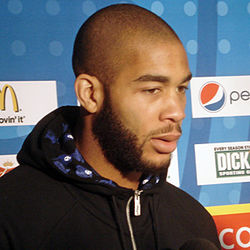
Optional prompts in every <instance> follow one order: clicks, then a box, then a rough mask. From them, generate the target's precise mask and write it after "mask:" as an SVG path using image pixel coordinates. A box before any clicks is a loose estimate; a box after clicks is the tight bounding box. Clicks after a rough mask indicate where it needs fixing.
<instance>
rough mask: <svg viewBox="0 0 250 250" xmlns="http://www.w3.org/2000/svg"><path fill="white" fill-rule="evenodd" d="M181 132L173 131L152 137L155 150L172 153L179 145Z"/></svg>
mask: <svg viewBox="0 0 250 250" xmlns="http://www.w3.org/2000/svg"><path fill="white" fill-rule="evenodd" d="M180 136H181V134H180V133H171V134H166V135H159V136H154V137H152V138H151V140H150V141H151V144H152V146H153V148H154V149H155V151H157V152H158V153H160V154H170V153H172V152H173V151H174V150H175V149H176V147H177V141H178V140H179V138H180Z"/></svg>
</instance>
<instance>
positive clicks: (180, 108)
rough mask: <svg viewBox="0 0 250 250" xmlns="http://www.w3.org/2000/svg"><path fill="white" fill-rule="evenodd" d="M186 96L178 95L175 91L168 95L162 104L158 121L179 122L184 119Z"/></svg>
mask: <svg viewBox="0 0 250 250" xmlns="http://www.w3.org/2000/svg"><path fill="white" fill-rule="evenodd" d="M185 106H186V96H185V95H183V96H182V95H179V94H178V93H176V92H175V91H174V92H173V93H170V94H168V95H167V96H166V97H165V98H164V100H163V103H162V108H161V112H160V120H161V121H164V120H170V121H172V122H181V121H182V120H183V119H184V118H185Z"/></svg>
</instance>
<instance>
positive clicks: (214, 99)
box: [199, 82, 226, 112]
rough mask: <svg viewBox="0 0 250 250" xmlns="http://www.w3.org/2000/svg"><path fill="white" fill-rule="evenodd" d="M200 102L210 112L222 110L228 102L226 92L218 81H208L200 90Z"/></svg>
mask: <svg viewBox="0 0 250 250" xmlns="http://www.w3.org/2000/svg"><path fill="white" fill-rule="evenodd" d="M199 96H200V104H201V106H202V107H203V108H204V109H205V110H206V111H208V112H218V111H220V110H221V109H222V108H223V107H224V105H225V102H226V92H225V90H224V88H223V87H222V86H221V85H220V84H219V83H217V82H207V83H205V84H204V85H203V86H202V87H201V90H200V95H199Z"/></svg>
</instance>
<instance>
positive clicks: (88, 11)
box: [82, 1, 96, 16]
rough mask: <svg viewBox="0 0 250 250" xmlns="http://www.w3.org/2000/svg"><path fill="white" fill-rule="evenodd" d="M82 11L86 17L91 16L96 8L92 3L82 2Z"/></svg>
mask: <svg viewBox="0 0 250 250" xmlns="http://www.w3.org/2000/svg"><path fill="white" fill-rule="evenodd" d="M82 11H83V13H84V14H85V15H86V16H90V15H92V14H93V13H94V12H96V6H95V3H94V2H93V1H84V2H83V4H82Z"/></svg>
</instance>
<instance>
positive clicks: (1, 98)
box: [0, 84, 19, 112]
mask: <svg viewBox="0 0 250 250" xmlns="http://www.w3.org/2000/svg"><path fill="white" fill-rule="evenodd" d="M7 89H9V91H10V94H11V98H12V104H13V110H14V111H15V112H18V111H19V109H18V103H17V96H16V93H15V91H14V89H13V88H12V87H11V86H10V85H9V84H5V85H4V86H3V88H2V91H1V90H0V110H1V111H3V110H5V103H6V91H7Z"/></svg>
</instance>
